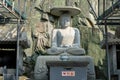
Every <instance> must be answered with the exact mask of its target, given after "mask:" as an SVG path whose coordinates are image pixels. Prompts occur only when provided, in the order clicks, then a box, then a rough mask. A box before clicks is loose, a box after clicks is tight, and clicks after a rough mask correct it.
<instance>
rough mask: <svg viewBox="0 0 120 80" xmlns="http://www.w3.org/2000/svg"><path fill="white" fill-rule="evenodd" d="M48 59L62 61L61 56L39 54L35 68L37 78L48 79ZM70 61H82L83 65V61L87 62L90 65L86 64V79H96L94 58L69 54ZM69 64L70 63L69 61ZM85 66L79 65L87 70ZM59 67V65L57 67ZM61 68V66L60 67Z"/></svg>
mask: <svg viewBox="0 0 120 80" xmlns="http://www.w3.org/2000/svg"><path fill="white" fill-rule="evenodd" d="M48 61H56V62H57V61H58V62H59V61H61V56H39V57H38V58H37V61H36V65H35V70H34V77H35V80H48V67H47V65H46V63H47V62H48ZM68 61H72V62H75V61H77V62H81V63H82V64H80V63H79V64H78V65H81V66H83V63H84V62H85V63H86V62H87V63H88V65H86V66H85V67H86V75H87V79H86V80H95V71H94V64H93V59H92V58H91V57H90V56H69V59H68ZM67 64H69V63H67ZM85 67H78V68H80V70H82V68H83V69H84V70H85ZM56 68H57V67H56ZM59 69H60V68H59Z"/></svg>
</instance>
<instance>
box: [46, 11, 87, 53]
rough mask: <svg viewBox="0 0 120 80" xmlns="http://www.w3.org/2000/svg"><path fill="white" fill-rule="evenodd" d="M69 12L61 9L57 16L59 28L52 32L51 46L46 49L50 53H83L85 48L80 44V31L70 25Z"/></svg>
mask: <svg viewBox="0 0 120 80" xmlns="http://www.w3.org/2000/svg"><path fill="white" fill-rule="evenodd" d="M71 17H72V16H71V13H70V12H69V11H63V12H62V14H61V15H60V17H59V24H60V29H54V30H53V32H52V43H51V48H50V49H48V50H47V53H48V54H50V55H61V54H62V53H64V52H65V53H67V54H69V55H83V54H85V50H84V49H83V48H81V46H80V32H79V30H78V29H77V28H73V27H72V26H71V22H72V20H71Z"/></svg>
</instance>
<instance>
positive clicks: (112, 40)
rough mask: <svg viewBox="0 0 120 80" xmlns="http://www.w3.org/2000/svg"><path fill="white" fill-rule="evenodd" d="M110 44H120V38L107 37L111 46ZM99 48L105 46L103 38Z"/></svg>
mask: <svg viewBox="0 0 120 80" xmlns="http://www.w3.org/2000/svg"><path fill="white" fill-rule="evenodd" d="M111 45H120V39H118V38H109V39H108V46H111ZM101 48H102V49H105V48H106V43H105V40H102V42H101Z"/></svg>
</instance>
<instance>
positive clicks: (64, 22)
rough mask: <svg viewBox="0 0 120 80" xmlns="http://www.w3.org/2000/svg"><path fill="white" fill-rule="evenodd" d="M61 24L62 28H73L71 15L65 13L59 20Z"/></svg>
mask: <svg viewBox="0 0 120 80" xmlns="http://www.w3.org/2000/svg"><path fill="white" fill-rule="evenodd" d="M59 24H60V26H61V28H66V27H70V26H71V16H70V14H69V13H63V14H62V15H61V16H60V18H59Z"/></svg>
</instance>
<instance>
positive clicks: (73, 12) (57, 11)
mask: <svg viewBox="0 0 120 80" xmlns="http://www.w3.org/2000/svg"><path fill="white" fill-rule="evenodd" d="M50 12H51V14H52V15H55V16H61V15H62V14H63V13H69V14H70V15H71V16H75V15H78V14H80V12H81V10H80V9H79V8H77V7H72V6H63V7H53V8H52V9H51V10H50Z"/></svg>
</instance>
